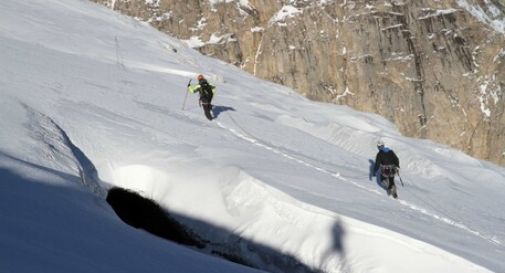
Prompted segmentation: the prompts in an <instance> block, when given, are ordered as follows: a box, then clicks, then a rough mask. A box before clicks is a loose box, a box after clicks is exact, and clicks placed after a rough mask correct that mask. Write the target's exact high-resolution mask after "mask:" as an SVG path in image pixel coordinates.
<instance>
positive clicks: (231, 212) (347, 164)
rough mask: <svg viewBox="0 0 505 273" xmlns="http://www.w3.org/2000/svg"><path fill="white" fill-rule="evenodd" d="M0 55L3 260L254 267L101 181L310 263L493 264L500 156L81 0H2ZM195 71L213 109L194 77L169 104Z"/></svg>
mask: <svg viewBox="0 0 505 273" xmlns="http://www.w3.org/2000/svg"><path fill="white" fill-rule="evenodd" d="M0 63H1V66H0V75H1V76H0V96H1V100H0V114H1V117H2V118H1V119H0V128H2V132H1V133H0V178H1V183H0V187H1V190H0V204H1V205H0V207H1V208H2V209H1V211H2V213H0V218H1V223H2V224H1V225H0V246H1V247H0V271H1V272H33V271H35V270H37V271H41V272H69V271H72V272H91V271H96V272H103V271H118V272H139V271H146V272H162V271H163V272H167V271H168V272H181V273H184V272H187V273H193V272H249V271H250V272H253V271H255V270H253V269H247V268H245V267H243V266H239V265H235V264H232V263H229V262H226V261H223V260H220V259H217V258H214V257H209V256H205V255H203V254H202V253H199V252H197V251H194V250H192V249H188V248H184V247H181V246H178V245H176V244H172V243H168V242H163V241H161V240H160V239H157V238H155V237H153V236H151V235H149V234H146V233H145V232H142V231H139V230H135V229H133V228H130V227H128V226H126V225H125V224H123V223H122V222H121V221H120V220H119V219H118V218H117V217H116V216H115V214H114V213H113V211H112V210H111V209H110V208H109V207H108V206H107V204H106V203H105V201H104V197H105V195H106V191H107V189H109V188H111V187H113V186H120V187H124V188H127V189H131V190H135V191H138V192H139V193H140V194H142V195H143V196H146V197H149V198H151V199H153V200H155V201H156V202H158V203H159V204H160V205H162V206H164V207H166V208H167V209H169V210H171V211H173V212H176V213H178V214H180V215H184V216H185V217H187V219H193V220H194V221H199V222H200V223H206V225H195V226H193V228H194V230H195V232H198V234H199V235H200V236H202V237H204V238H206V239H209V240H215V241H222V242H226V241H227V240H230V238H231V236H230V237H227V234H228V235H230V234H232V235H235V236H241V237H243V238H245V239H246V240H247V241H249V242H255V243H257V244H259V245H262V246H265V247H268V248H269V249H272V250H274V251H275V252H277V253H284V254H286V255H290V256H292V257H295V258H296V259H297V260H298V261H300V262H302V263H303V264H305V265H306V266H307V267H309V268H313V269H314V270H320V271H323V272H504V271H505V261H504V260H503V257H504V255H505V247H504V244H505V228H504V227H505V212H504V211H503V207H505V200H504V198H503V196H504V194H505V169H503V168H500V167H497V166H495V165H492V164H490V163H487V162H484V161H479V160H476V159H474V158H471V157H469V156H467V155H465V154H463V153H462V152H459V151H456V150H453V149H451V148H448V147H446V146H443V145H439V144H435V143H432V142H430V141H426V140H419V139H411V138H406V137H403V136H401V135H400V134H399V133H398V132H397V130H396V129H395V128H394V126H393V125H392V124H391V123H389V122H388V121H387V120H385V119H383V118H382V117H379V116H376V115H373V114H368V113H360V112H356V111H353V110H352V109H349V108H347V107H343V106H336V105H329V104H322V103H316V102H311V101H308V100H306V99H305V98H302V97H301V96H299V95H298V94H296V93H295V92H294V91H292V90H290V89H288V88H285V87H281V86H278V85H275V84H272V83H268V82H265V81H261V80H258V79H255V78H254V77H252V76H250V75H248V74H246V73H244V72H242V71H240V70H239V69H238V68H235V67H233V66H231V65H227V64H224V63H222V62H220V61H216V60H213V59H210V58H207V57H204V56H201V55H200V54H198V53H197V52H195V51H193V50H191V49H188V48H187V47H186V46H185V45H184V44H183V43H182V42H179V41H177V40H175V39H173V38H170V37H167V36H166V35H164V34H161V33H159V32H157V31H155V30H154V29H152V28H150V27H149V26H147V25H145V24H144V23H140V22H137V21H135V20H132V19H129V18H126V17H124V16H121V15H118V14H115V13H113V12H112V11H110V10H106V9H104V8H101V7H99V6H97V5H95V4H92V3H88V2H87V1H83V0H26V1H15V0H3V1H1V2H0ZM198 73H203V74H205V75H206V76H207V78H208V79H209V80H210V81H211V82H213V83H214V84H215V85H217V86H218V93H217V96H216V98H215V100H214V104H215V108H214V115H215V116H216V119H215V120H214V121H212V122H209V121H207V120H206V119H205V117H204V116H203V113H202V111H201V109H200V108H199V107H198V103H197V99H196V97H195V96H194V95H189V96H188V98H187V101H186V104H185V105H184V106H185V107H184V110H183V109H182V108H183V103H184V101H185V95H186V93H185V88H186V84H187V82H188V80H189V79H191V78H194V77H195V76H196V75H197V74H198ZM379 138H382V139H383V140H384V141H385V142H386V144H387V145H388V146H390V147H391V148H393V149H394V150H395V151H396V152H397V154H398V155H399V157H400V160H401V166H402V169H401V176H402V179H403V181H404V182H405V187H401V186H400V185H398V186H399V195H400V199H399V200H393V199H391V198H389V197H388V196H387V195H386V193H385V191H384V190H383V189H382V188H381V187H380V186H379V185H378V184H377V183H376V181H375V180H373V179H372V178H371V175H370V167H371V161H373V159H374V158H375V153H376V149H375V142H376V141H377V139H379ZM190 222H192V221H191V220H188V224H191V223H190ZM209 226H214V227H216V228H218V229H219V230H224V231H226V232H224V233H223V232H217V231H216V230H213V229H209V228H208V227H209ZM231 243H232V244H235V245H238V247H239V248H241V251H243V253H242V254H244V255H246V256H247V255H249V259H250V260H251V261H258V263H259V264H262V265H260V267H261V268H264V269H266V270H273V271H275V270H282V266H281V267H280V268H276V265H273V264H269V263H268V262H266V261H268V259H267V258H265V257H262V256H261V255H259V254H255V253H253V252H254V251H249V252H248V250H247V246H245V245H241V244H242V242H241V241H238V242H231ZM286 272H288V271H286Z"/></svg>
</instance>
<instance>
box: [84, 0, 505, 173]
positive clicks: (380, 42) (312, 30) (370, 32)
mask: <svg viewBox="0 0 505 273" xmlns="http://www.w3.org/2000/svg"><path fill="white" fill-rule="evenodd" d="M93 1H95V2H99V3H102V4H104V5H107V6H109V7H111V8H113V9H115V10H119V11H121V12H123V13H125V14H128V15H131V16H134V17H137V18H139V19H141V20H144V21H147V22H149V23H151V24H152V25H153V26H155V27H157V28H158V29H160V30H162V31H164V32H167V33H169V34H171V35H173V36H176V37H178V38H180V39H182V40H186V41H187V42H188V44H189V45H191V46H192V47H194V48H197V49H198V50H200V51H201V52H202V53H204V54H207V55H210V56H214V57H216V58H219V59H221V60H224V61H226V62H229V63H232V64H235V65H237V66H239V67H241V68H242V69H244V70H246V71H248V72H250V73H252V74H254V75H256V76H258V77H260V78H263V79H267V80H271V81H274V82H277V83H281V84H284V85H287V86H290V87H293V88H294V89H296V90H298V91H299V92H300V93H302V94H304V95H306V96H307V97H308V98H311V99H314V100H320V101H325V102H333V103H337V104H346V105H349V106H351V107H353V108H355V109H358V110H362V111H369V112H375V113H378V114H380V115H382V116H385V117H387V118H388V119H389V120H391V121H393V122H394V123H395V124H396V125H397V126H398V128H399V129H400V131H402V133H404V134H406V135H409V136H414V137H422V138H430V139H433V140H435V141H438V142H441V143H445V144H449V145H451V146H453V147H456V148H459V149H462V150H464V151H466V152H467V153H469V154H471V155H473V156H476V157H480V158H483V159H487V160H491V161H493V162H496V163H498V164H502V165H505V113H504V111H505V98H504V92H505V1H504V0H444V1H442V0H375V1H372V0H359V1H351V0H338V1H332V0H312V1H306V0H283V1H281V0H187V1H178V0H93Z"/></svg>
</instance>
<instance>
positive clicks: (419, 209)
mask: <svg viewBox="0 0 505 273" xmlns="http://www.w3.org/2000/svg"><path fill="white" fill-rule="evenodd" d="M228 117H229V118H230V120H231V121H232V122H233V123H234V124H235V125H236V126H237V127H238V128H240V130H241V131H242V133H241V132H239V131H237V130H235V129H233V128H230V127H228V126H226V125H224V124H223V123H221V122H219V121H217V122H216V124H217V125H218V126H219V127H221V128H222V129H225V130H227V131H229V132H231V133H232V134H233V135H235V136H236V137H238V138H240V139H242V140H245V141H247V142H249V143H251V144H253V145H255V146H257V147H260V148H262V149H265V150H268V151H270V152H272V153H274V154H277V155H279V156H282V157H284V158H287V159H289V160H292V161H295V162H296V163H298V164H301V165H303V166H305V167H307V168H310V169H313V170H316V171H318V172H321V173H323V174H326V175H330V176H332V177H333V178H335V179H337V180H339V181H341V182H344V183H347V184H350V185H352V186H355V187H357V188H360V189H362V190H365V191H367V192H370V193H372V194H376V195H381V196H382V195H384V194H383V193H382V192H381V191H379V190H377V189H371V188H368V187H366V186H363V185H361V184H359V183H358V182H355V181H353V180H351V179H347V178H345V177H343V176H342V175H340V173H334V172H331V171H328V170H326V169H324V168H321V167H318V166H315V165H313V164H311V163H308V162H306V161H304V160H302V159H299V158H296V157H294V156H292V155H289V154H287V153H285V152H282V151H280V150H279V149H276V148H274V147H272V146H269V145H267V144H264V143H262V142H261V141H260V140H258V139H256V138H254V137H252V136H251V135H250V134H248V133H246V132H245V130H244V129H243V128H242V127H240V125H238V123H237V122H236V121H235V120H234V119H233V117H232V116H231V115H230V114H228ZM398 202H399V204H400V205H402V206H404V207H406V208H408V209H410V210H413V211H416V212H418V213H421V214H423V215H426V216H429V217H431V218H433V219H435V220H436V221H439V222H442V223H445V224H447V225H450V226H453V227H456V228H458V229H461V230H464V231H465V232H468V233H470V234H472V235H473V236H476V237H479V238H481V239H483V240H485V241H487V242H489V243H491V244H494V245H498V246H503V243H502V242H501V241H499V240H497V239H496V238H495V236H489V235H484V234H482V233H481V232H479V231H476V230H474V229H472V228H469V227H468V226H467V225H465V224H464V223H461V222H458V221H455V220H453V219H450V218H448V217H444V216H440V215H438V214H437V213H434V212H430V211H429V210H428V209H425V208H422V207H419V206H417V205H415V204H412V203H410V202H408V201H405V200H401V199H398Z"/></svg>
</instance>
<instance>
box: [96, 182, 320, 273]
mask: <svg viewBox="0 0 505 273" xmlns="http://www.w3.org/2000/svg"><path fill="white" fill-rule="evenodd" d="M106 200H107V202H108V203H109V205H110V206H111V207H112V208H113V209H114V211H115V212H116V214H117V215H118V216H119V218H120V219H121V220H123V221H124V222H125V223H127V224H128V225H130V226H133V227H135V228H139V229H143V230H145V231H147V232H149V233H151V234H154V235H156V236H159V237H161V238H163V239H166V240H170V241H173V242H176V243H179V244H182V245H187V246H191V247H194V248H195V249H197V250H199V251H201V252H204V253H207V254H210V255H215V256H218V257H221V258H223V259H226V260H228V261H231V262H234V263H238V264H241V265H245V266H248V267H252V268H256V269H260V270H264V271H269V272H274V273H285V272H289V273H315V272H321V271H320V270H317V269H313V268H310V267H308V266H306V265H305V264H303V263H301V262H300V261H299V260H298V259H296V258H295V257H293V256H291V255H289V254H286V253H281V252H279V251H277V250H275V249H273V248H271V247H270V246H266V245H263V244H260V243H257V242H254V241H251V240H248V239H246V238H242V237H241V236H239V235H237V234H234V233H233V232H231V231H229V230H226V229H223V228H221V227H217V226H215V225H213V224H211V223H208V222H204V221H201V220H198V219H193V218H190V217H187V216H184V215H180V214H177V213H174V212H170V211H168V210H165V209H163V208H162V207H161V206H159V205H158V204H157V203H156V202H154V201H152V200H150V199H147V198H144V197H142V196H140V195H139V194H138V193H136V192H133V191H130V190H126V189H122V188H117V187H116V188H112V189H110V190H109V192H108V194H107V199H106ZM192 227H194V228H192ZM195 228H196V229H195ZM193 230H206V231H211V232H210V233H212V234H214V236H215V237H213V238H202V237H201V236H200V235H199V234H197V233H196V232H194V231H193ZM223 238H225V239H223Z"/></svg>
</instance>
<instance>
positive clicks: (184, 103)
mask: <svg viewBox="0 0 505 273" xmlns="http://www.w3.org/2000/svg"><path fill="white" fill-rule="evenodd" d="M190 84H191V80H189V82H188V86H189V85H190ZM187 98H188V90H186V95H184V102H183V103H182V110H184V107H185V106H186V99H187Z"/></svg>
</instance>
